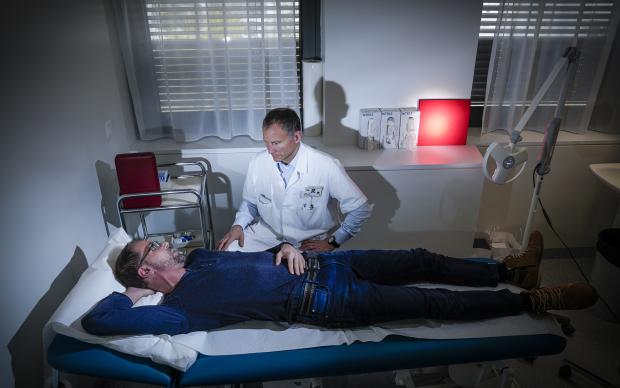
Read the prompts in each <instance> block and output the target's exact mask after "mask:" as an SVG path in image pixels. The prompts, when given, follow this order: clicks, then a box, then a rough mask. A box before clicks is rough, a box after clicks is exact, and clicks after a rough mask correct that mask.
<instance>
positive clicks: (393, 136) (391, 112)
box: [381, 108, 400, 149]
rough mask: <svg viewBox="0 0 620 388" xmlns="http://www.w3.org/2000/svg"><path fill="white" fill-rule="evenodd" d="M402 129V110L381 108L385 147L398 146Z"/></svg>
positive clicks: (382, 136)
mask: <svg viewBox="0 0 620 388" xmlns="http://www.w3.org/2000/svg"><path fill="white" fill-rule="evenodd" d="M399 131H400V110H399V109H398V108H394V109H381V145H382V146H383V148H386V149H390V148H398V136H399V135H398V134H399Z"/></svg>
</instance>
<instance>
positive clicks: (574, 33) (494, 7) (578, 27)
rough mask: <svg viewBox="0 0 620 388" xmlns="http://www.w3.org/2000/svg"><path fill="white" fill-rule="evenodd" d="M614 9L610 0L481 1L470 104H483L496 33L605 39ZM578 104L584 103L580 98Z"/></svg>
mask: <svg viewBox="0 0 620 388" xmlns="http://www.w3.org/2000/svg"><path fill="white" fill-rule="evenodd" d="M613 11H614V3H613V2H612V1H603V2H601V1H599V2H597V1H566V2H555V1H553V2H532V1H514V2H509V1H506V2H484V3H483V6H482V15H481V18H480V31H479V34H478V49H477V53H476V66H475V70H474V79H473V83H472V96H471V98H472V106H484V100H485V95H486V85H487V75H488V70H489V63H490V60H491V54H492V50H493V38H494V37H495V36H496V34H497V36H500V37H501V36H507V35H510V36H516V37H530V38H533V37H540V38H550V39H566V38H569V39H570V38H577V39H579V38H597V37H598V38H602V39H603V40H604V38H605V37H606V36H607V34H608V29H609V27H610V25H611V21H612V16H613ZM579 103H581V104H584V102H583V101H581V102H579Z"/></svg>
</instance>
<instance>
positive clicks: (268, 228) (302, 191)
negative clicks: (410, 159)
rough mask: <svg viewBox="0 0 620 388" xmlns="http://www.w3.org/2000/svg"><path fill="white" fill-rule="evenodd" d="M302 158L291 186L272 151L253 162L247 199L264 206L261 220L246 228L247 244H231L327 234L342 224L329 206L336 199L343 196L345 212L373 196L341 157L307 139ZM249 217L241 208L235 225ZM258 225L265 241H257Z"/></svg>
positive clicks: (247, 246)
mask: <svg viewBox="0 0 620 388" xmlns="http://www.w3.org/2000/svg"><path fill="white" fill-rule="evenodd" d="M296 157H297V162H296V165H295V170H294V171H293V173H292V174H291V177H290V178H289V183H288V186H287V187H285V186H284V181H283V180H282V177H281V176H280V172H279V170H278V167H277V165H276V162H274V161H273V158H272V157H271V155H269V153H268V152H267V151H266V150H265V151H263V152H261V153H259V154H258V155H256V156H255V157H254V159H253V160H252V161H251V162H250V165H249V167H248V173H247V175H246V178H245V184H244V186H243V199H244V200H246V201H248V202H251V203H253V204H256V206H257V207H258V213H259V215H260V220H259V225H254V226H250V227H248V228H246V229H245V230H244V234H245V236H244V237H245V240H246V241H245V246H244V247H243V248H239V247H238V245H237V244H234V245H231V247H230V248H229V249H234V250H237V249H240V250H244V251H250V250H261V249H260V248H262V249H266V248H270V247H273V246H274V245H277V244H278V243H279V242H282V241H288V242H291V243H293V244H294V245H298V244H300V243H301V242H302V241H303V240H306V239H308V238H312V237H316V236H321V235H325V233H326V232H327V231H329V230H330V229H331V228H333V227H334V226H335V225H336V218H335V216H334V214H332V211H330V209H329V207H328V203H329V200H330V198H333V199H335V200H337V201H338V204H339V206H340V211H341V212H342V213H344V214H346V213H348V212H350V211H351V210H354V209H356V208H358V207H359V206H361V205H362V204H364V203H365V202H366V201H367V198H366V196H365V195H364V193H362V191H361V190H360V189H359V188H358V187H357V185H356V184H355V183H354V182H353V181H352V180H351V178H350V177H349V175H347V173H346V172H345V170H344V168H343V167H342V165H341V164H340V162H339V161H338V160H337V159H335V158H333V157H332V156H330V155H328V154H326V153H324V152H321V151H318V150H316V149H314V148H311V147H309V146H306V145H305V144H303V143H301V145H300V147H299V151H298V154H297V156H296ZM247 218H248V215H247V214H245V215H243V214H240V212H238V213H237V217H236V219H235V224H240V225H243V223H242V221H240V220H242V219H247ZM255 230H256V231H257V232H259V233H258V234H259V235H260V236H259V235H257V236H255V237H260V240H263V242H264V244H259V246H256V245H255V244H253V243H252V240H256V239H255V238H253V237H254V236H253V234H254V231H255ZM270 234H271V235H272V236H269V235H270ZM270 237H272V238H270Z"/></svg>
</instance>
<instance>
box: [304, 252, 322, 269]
mask: <svg viewBox="0 0 620 388" xmlns="http://www.w3.org/2000/svg"><path fill="white" fill-rule="evenodd" d="M319 269H321V266H320V265H319V258H318V257H317V256H310V257H307V258H306V270H307V271H309V272H314V271H318V270H319Z"/></svg>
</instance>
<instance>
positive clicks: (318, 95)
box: [304, 77, 325, 136]
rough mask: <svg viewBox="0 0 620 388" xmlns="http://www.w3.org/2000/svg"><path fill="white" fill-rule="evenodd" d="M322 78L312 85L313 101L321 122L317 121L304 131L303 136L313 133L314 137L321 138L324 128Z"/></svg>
mask: <svg viewBox="0 0 620 388" xmlns="http://www.w3.org/2000/svg"><path fill="white" fill-rule="evenodd" d="M323 80H324V79H323V77H321V78H320V79H319V80H318V81H317V83H316V85H314V91H313V92H314V100H315V101H316V106H317V107H318V109H319V112H318V113H319V117H320V118H321V120H319V122H318V123H316V124H314V125H311V126H309V127H308V128H305V129H304V135H305V134H307V133H314V134H316V135H315V136H321V134H322V132H323V127H324V126H325V123H323V117H324V116H323V113H324V106H323V105H324V104H323Z"/></svg>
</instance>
